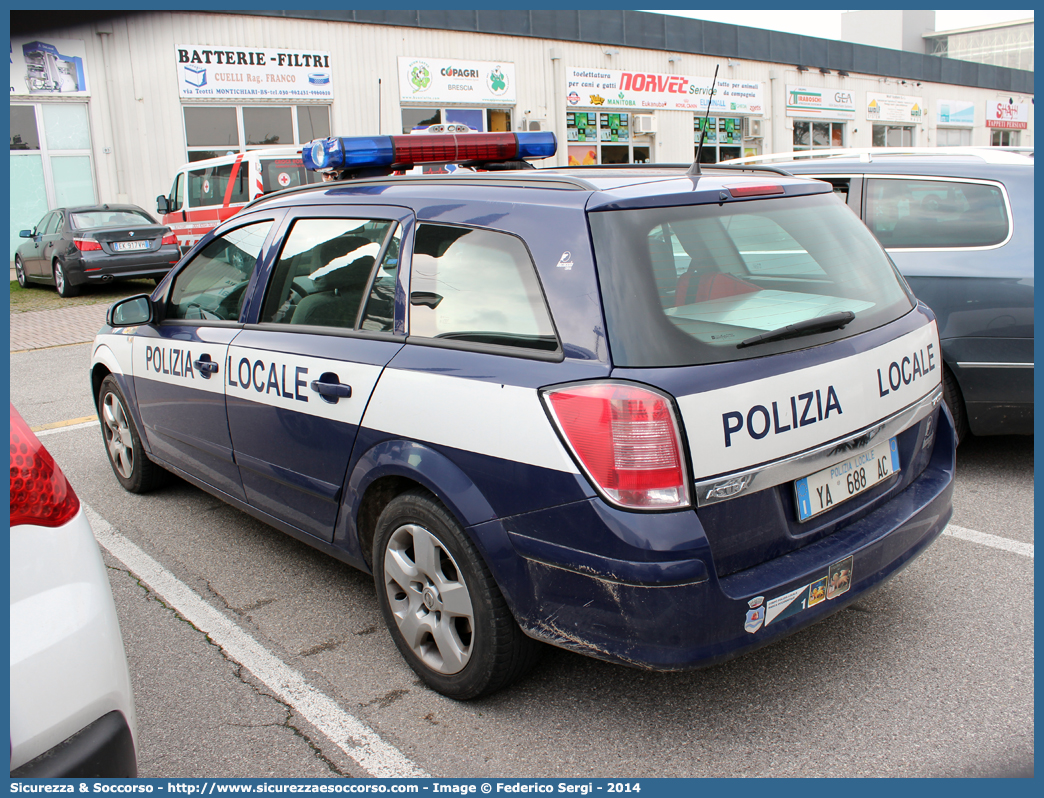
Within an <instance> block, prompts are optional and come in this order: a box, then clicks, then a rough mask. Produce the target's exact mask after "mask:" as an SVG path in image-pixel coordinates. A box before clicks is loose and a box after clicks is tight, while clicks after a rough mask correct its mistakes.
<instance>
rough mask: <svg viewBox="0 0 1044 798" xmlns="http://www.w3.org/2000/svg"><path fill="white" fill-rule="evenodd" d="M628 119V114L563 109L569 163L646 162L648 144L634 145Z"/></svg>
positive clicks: (629, 117) (630, 119)
mask: <svg viewBox="0 0 1044 798" xmlns="http://www.w3.org/2000/svg"><path fill="white" fill-rule="evenodd" d="M631 121H632V117H631V114H629V113H617V112H610V111H567V112H566V138H567V141H568V147H569V165H570V166H587V165H590V164H596V163H607V164H611V163H639V162H647V161H648V160H649V153H650V150H649V147H648V146H645V145H642V146H638V147H635V146H634V144H633V141H632V132H631ZM639 155H640V156H641V159H640V160H639Z"/></svg>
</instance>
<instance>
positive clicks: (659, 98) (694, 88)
mask: <svg viewBox="0 0 1044 798" xmlns="http://www.w3.org/2000/svg"><path fill="white" fill-rule="evenodd" d="M712 83H713V78H709V77H708V78H697V77H691V76H689V75H665V74H659V73H656V72H627V71H621V70H616V69H583V68H579V67H570V68H569V69H567V70H566V101H567V102H568V104H569V107H571V108H572V107H577V108H604V109H608V108H613V109H616V110H625V109H627V110H631V111H635V112H637V113H643V112H648V111H655V110H657V109H664V110H668V111H706V110H707V99H708V97H709V96H710V92H711V84H712ZM764 94H765V93H764V88H763V84H762V83H759V82H758V81H754V80H723V79H721V78H718V82H717V83H716V84H715V86H714V98H713V99H712V100H711V104H710V105H711V109H710V110H711V113H712V114H722V115H727V114H737V115H743V116H761V115H762V114H764V113H765V100H764Z"/></svg>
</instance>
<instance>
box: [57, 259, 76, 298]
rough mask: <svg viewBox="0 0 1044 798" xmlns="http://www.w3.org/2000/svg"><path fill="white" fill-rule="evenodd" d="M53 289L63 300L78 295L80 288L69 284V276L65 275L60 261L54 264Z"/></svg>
mask: <svg viewBox="0 0 1044 798" xmlns="http://www.w3.org/2000/svg"><path fill="white" fill-rule="evenodd" d="M54 289H55V290H56V291H57V292H58V296H60V297H62V298H63V299H67V298H68V297H71V296H76V295H77V294H79V293H80V287H79V286H77V285H72V284H71V283H70V282H69V275H67V274H66V273H65V267H64V266H62V262H61V261H60V260H56V261H55V262H54Z"/></svg>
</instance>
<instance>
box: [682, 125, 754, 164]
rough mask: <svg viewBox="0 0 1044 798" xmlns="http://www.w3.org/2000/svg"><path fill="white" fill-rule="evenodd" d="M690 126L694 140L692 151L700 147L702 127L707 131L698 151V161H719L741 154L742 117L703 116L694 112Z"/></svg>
mask: <svg viewBox="0 0 1044 798" xmlns="http://www.w3.org/2000/svg"><path fill="white" fill-rule="evenodd" d="M692 128H693V139H694V141H695V146H694V149H693V153H695V152H696V150H698V149H699V148H700V137H701V135H702V134H703V131H704V129H706V131H707V135H706V137H705V138H704V140H703V151H702V152H701V153H700V163H719V162H720V161H727V160H729V159H730V158H739V157H741V156H742V155H743V148H742V146H741V143H742V141H743V119H742V117H716V116H710V117H704V116H701V115H699V114H696V115H694V116H693V122H692ZM694 158H695V155H694Z"/></svg>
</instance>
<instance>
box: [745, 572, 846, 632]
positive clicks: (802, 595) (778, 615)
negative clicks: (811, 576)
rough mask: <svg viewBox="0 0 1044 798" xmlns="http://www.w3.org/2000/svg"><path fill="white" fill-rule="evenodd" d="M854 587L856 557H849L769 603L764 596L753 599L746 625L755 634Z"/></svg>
mask: <svg viewBox="0 0 1044 798" xmlns="http://www.w3.org/2000/svg"><path fill="white" fill-rule="evenodd" d="M851 587H852V557H846V558H845V559H843V560H841V561H840V562H836V563H834V564H833V565H831V566H830V567H829V568H828V569H827V575H826V576H824V577H823V578H821V579H817V580H816V581H815V582H811V583H809V584H807V585H805V586H803V587H799V588H795V589H794V590H791V591H788V592H787V593H784V594H783V595H781V596H776V597H775V598H772V599H769V600H768V601H767V602H765V599H764V597H763V596H758V597H757V598H755V599H751V600H750V601H749V602H748V606H750V608H751V609H750V610H749V611H748V612H747V615H746V618H745V619H744V622H743V628H744V629H746V630H747V631H748V632H750V633H751V634H754V633H755V632H757V631H758V630H759V629H761V628H762V627H763V626H768V625H769V624H771V623H774V622H775V621H781V620H783V619H784V618H789V617H790V616H791V615H796V614H797V613H799V612H802V611H803V610H807V609H808V608H810V607H814V606H816V605H817V604H819V603H820V602H823V601H828V600H830V599H835V598H837V597H838V596H840V595H841V594H843V593H847V592H848V591H849V589H850V588H851ZM762 602H764V605H763V604H762Z"/></svg>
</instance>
